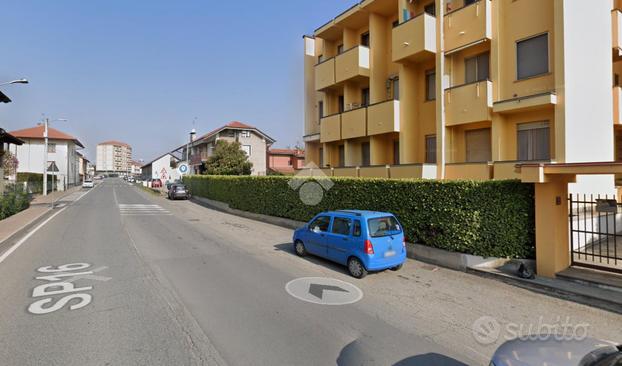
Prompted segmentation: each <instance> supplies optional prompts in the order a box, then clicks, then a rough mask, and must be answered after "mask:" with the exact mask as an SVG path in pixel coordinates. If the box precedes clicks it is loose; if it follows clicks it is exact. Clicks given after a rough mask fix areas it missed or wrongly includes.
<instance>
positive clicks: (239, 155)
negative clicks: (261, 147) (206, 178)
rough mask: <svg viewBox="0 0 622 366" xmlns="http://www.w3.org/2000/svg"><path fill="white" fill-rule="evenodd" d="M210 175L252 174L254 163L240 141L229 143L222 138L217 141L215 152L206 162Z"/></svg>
mask: <svg viewBox="0 0 622 366" xmlns="http://www.w3.org/2000/svg"><path fill="white" fill-rule="evenodd" d="M205 167H206V169H207V171H206V173H207V174H209V175H250V174H251V168H252V167H253V163H251V162H250V161H248V156H247V155H246V153H245V152H244V151H243V150H242V149H241V145H240V143H239V142H233V143H229V142H227V141H223V140H220V141H218V142H217V143H216V147H215V148H214V154H213V155H212V156H210V157H209V159H208V160H207V163H205Z"/></svg>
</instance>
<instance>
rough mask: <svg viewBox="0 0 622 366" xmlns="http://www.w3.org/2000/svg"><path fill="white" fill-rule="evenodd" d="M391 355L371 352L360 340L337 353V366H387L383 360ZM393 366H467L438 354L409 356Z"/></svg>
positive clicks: (382, 348) (377, 351) (367, 345)
mask: <svg viewBox="0 0 622 366" xmlns="http://www.w3.org/2000/svg"><path fill="white" fill-rule="evenodd" d="M383 351H384V352H383ZM390 356H391V355H390V354H389V353H388V352H387V350H385V349H384V347H381V349H376V350H373V349H372V348H371V347H370V344H368V342H365V341H363V340H362V339H358V340H355V341H353V342H350V343H349V344H348V345H347V346H345V347H344V348H343V349H342V350H341V352H340V353H339V357H338V358H337V366H354V365H356V366H359V365H378V364H389V363H388V362H386V361H385V360H384V359H383V358H385V357H386V358H389V359H390V358H391V357H390ZM393 366H468V365H467V364H466V363H463V362H461V361H458V360H456V359H454V358H451V357H449V356H445V355H441V354H439V353H433V352H429V353H422V354H420V355H415V356H411V357H408V358H405V359H403V360H401V361H398V362H396V363H393Z"/></svg>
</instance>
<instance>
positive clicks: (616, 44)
mask: <svg viewBox="0 0 622 366" xmlns="http://www.w3.org/2000/svg"><path fill="white" fill-rule="evenodd" d="M620 9H622V2H621V1H619V0H615V1H614V0H603V1H587V2H586V1H572V0H547V1H542V0H519V1H516V0H479V1H474V0H436V1H435V0H418V1H409V0H364V1H362V2H360V3H358V4H356V5H354V6H353V7H351V8H350V9H348V10H347V11H345V12H344V13H342V14H340V15H338V16H337V17H336V18H334V19H333V20H331V21H329V22H328V23H326V24H325V25H323V26H321V27H320V28H318V29H317V30H316V31H315V32H314V34H313V35H311V36H305V37H304V48H305V55H304V59H305V61H304V69H305V125H304V131H305V136H304V140H305V145H306V159H307V162H308V163H310V162H313V163H315V164H317V165H319V166H321V167H324V168H329V167H330V168H332V169H331V172H332V173H333V174H335V175H353V174H358V175H369V176H391V177H396V178H406V177H408V178H436V179H509V178H516V177H517V173H516V171H515V166H516V164H517V163H520V162H527V161H528V162H534V161H543V162H559V163H571V162H593V161H613V160H614V159H615V158H617V159H621V158H622V151H621V153H619V154H617V156H614V151H616V149H615V148H614V146H620V148H621V150H622V143H616V142H618V141H622V140H621V135H620V133H618V126H619V125H620V123H622V112H621V110H622V109H621V108H620V103H621V100H622V98H621V96H622V92H621V90H622V89H621V88H620V86H619V76H618V75H619V74H620V73H622V62H620V60H621V56H622V51H621V50H622V37H620V35H621V33H622V30H621V29H622V28H620V27H619V25H620V20H622V17H621V14H622V13H621V12H620ZM612 70H613V71H614V72H612ZM612 86H613V95H612ZM387 165H389V166H390V167H389V168H386V169H385V168H380V169H378V168H377V167H385V166H387ZM353 167H359V168H357V169H352V168H353ZM581 184H583V185H585V187H589V190H590V191H594V190H596V191H598V192H602V193H608V192H611V191H612V190H613V186H614V181H613V177H612V176H597V177H579V178H578V181H577V185H576V187H575V188H577V189H579V186H580V185H581Z"/></svg>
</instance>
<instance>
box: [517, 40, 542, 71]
mask: <svg viewBox="0 0 622 366" xmlns="http://www.w3.org/2000/svg"><path fill="white" fill-rule="evenodd" d="M516 67H517V71H516V74H517V75H516V76H517V78H518V79H519V80H521V79H526V78H529V77H532V76H538V75H542V74H546V73H548V72H549V35H548V34H542V35H540V36H536V37H532V38H529V39H525V40H523V41H518V42H516Z"/></svg>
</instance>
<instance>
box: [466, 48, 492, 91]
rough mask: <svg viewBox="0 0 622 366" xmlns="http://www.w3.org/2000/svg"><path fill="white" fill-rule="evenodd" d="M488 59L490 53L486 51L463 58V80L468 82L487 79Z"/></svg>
mask: <svg viewBox="0 0 622 366" xmlns="http://www.w3.org/2000/svg"><path fill="white" fill-rule="evenodd" d="M489 60H490V54H489V53H488V52H486V53H482V54H481V55H477V56H474V57H471V58H467V59H465V60H464V70H465V71H464V79H465V80H464V82H465V83H467V84H468V83H474V82H476V81H482V80H487V79H488V76H489Z"/></svg>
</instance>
